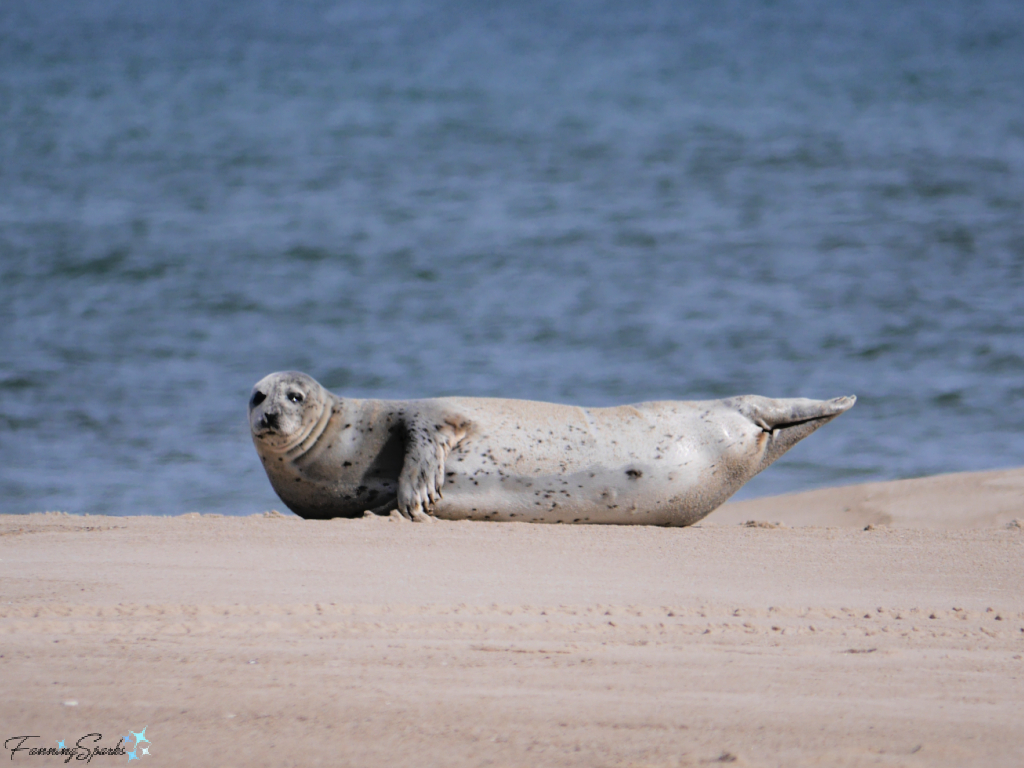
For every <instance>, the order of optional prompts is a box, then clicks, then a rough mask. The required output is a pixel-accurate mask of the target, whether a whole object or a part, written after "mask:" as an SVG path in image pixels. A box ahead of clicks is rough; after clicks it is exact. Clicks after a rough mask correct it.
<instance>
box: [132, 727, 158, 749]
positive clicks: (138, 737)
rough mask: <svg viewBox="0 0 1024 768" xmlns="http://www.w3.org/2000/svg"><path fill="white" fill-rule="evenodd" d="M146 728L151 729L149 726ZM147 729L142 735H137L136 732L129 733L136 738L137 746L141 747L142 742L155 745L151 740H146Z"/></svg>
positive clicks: (144, 729) (143, 730)
mask: <svg viewBox="0 0 1024 768" xmlns="http://www.w3.org/2000/svg"><path fill="white" fill-rule="evenodd" d="M146 728H149V726H148V725H147V726H146ZM146 728H143V729H142V733H136V732H135V731H128V733H130V734H131V735H132V736H134V737H135V746H139V744H141V743H142V742H146V743H147V744H152V743H153V742H151V741H150V740H149V739H147V738H146Z"/></svg>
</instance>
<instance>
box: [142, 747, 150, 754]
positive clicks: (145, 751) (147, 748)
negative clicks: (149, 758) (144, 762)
mask: <svg viewBox="0 0 1024 768" xmlns="http://www.w3.org/2000/svg"><path fill="white" fill-rule="evenodd" d="M142 754H144V755H148V754H149V747H143V748H142Z"/></svg>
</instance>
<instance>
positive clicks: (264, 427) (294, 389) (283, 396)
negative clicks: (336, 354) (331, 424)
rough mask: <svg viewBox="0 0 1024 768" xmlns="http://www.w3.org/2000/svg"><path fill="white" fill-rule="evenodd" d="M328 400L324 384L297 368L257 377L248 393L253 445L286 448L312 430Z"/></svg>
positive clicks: (283, 449) (284, 449)
mask: <svg viewBox="0 0 1024 768" xmlns="http://www.w3.org/2000/svg"><path fill="white" fill-rule="evenodd" d="M326 402H327V396H326V392H325V391H324V388H323V387H321V386H320V384H319V383H318V382H317V381H316V380H315V379H314V378H313V377H312V376H307V375H306V374H304V373H298V372H296V371H285V372H283V373H272V374H270V375H269V376H266V377H264V378H262V379H260V380H259V381H258V382H257V383H256V386H255V387H253V388H252V395H251V396H250V397H249V427H250V429H251V430H252V438H253V440H254V441H255V442H256V445H257V446H259V447H261V448H265V449H268V450H271V451H278V452H280V451H287V450H289V449H290V448H292V447H294V446H296V445H298V444H299V443H301V442H302V441H303V440H304V439H305V438H306V437H307V436H308V435H309V433H310V432H311V431H312V430H313V428H314V427H315V426H316V424H317V422H318V421H319V420H320V416H321V414H322V413H323V409H324V406H325V404H326Z"/></svg>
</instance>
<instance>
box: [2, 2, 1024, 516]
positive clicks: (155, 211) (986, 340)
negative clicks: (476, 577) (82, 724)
mask: <svg viewBox="0 0 1024 768" xmlns="http://www.w3.org/2000/svg"><path fill="white" fill-rule="evenodd" d="M854 5H855V6H856V7H846V4H836V3H818V2H796V1H793V2H789V1H783V0H780V1H779V2H769V1H768V0H763V1H762V2H714V3H711V2H708V3H680V2H650V3H638V2H629V3H625V2H622V3H596V2H594V3H585V2H576V3H573V2H561V3H540V2H536V3H535V2H515V3H498V4H495V3H482V2H480V3H474V2H462V3H460V2H441V1H439V0H438V1H434V2H429V3H428V2H416V1H410V2H394V3H380V2H369V1H368V0H366V1H364V2H303V3H288V2H283V1H282V2H251V1H244V0H203V2H186V1H183V0H179V1H178V2H175V3H150V2H139V1H138V0H133V1H132V2H113V0H111V1H109V2H99V1H97V0H4V2H3V3H0V350H2V351H0V459H2V460H0V500H2V504H0V511H2V512H31V511H38V510H46V509H60V510H65V511H69V512H79V513H86V512H88V513H103V514H115V515H120V514H138V513H145V514H178V513H182V512H186V511H193V510H198V511H202V512H217V513H222V514H249V513H253V512H258V511H262V510H264V509H268V508H272V507H276V508H282V505H281V503H280V502H279V501H278V500H277V499H276V497H275V496H274V494H273V491H272V490H271V488H270V486H269V483H268V482H267V480H266V478H265V477H264V475H263V471H262V469H261V467H260V464H259V462H258V460H257V458H256V454H255V451H254V450H253V448H252V445H251V442H250V438H249V435H248V427H247V423H246V418H245V412H246V400H247V397H248V394H249V389H250V387H251V386H252V384H253V383H254V382H255V381H256V380H257V379H259V378H260V377H262V376H263V375H264V374H266V373H268V372H270V371H274V370H281V369H299V370H304V371H307V372H309V373H311V374H313V375H314V376H316V377H317V378H319V379H320V380H321V381H322V382H323V383H324V384H326V385H327V386H328V387H330V388H332V389H334V390H335V391H337V392H339V393H341V394H347V395H350V396H353V397H390V398H408V397H427V396H435V395H447V394H465V395H486V396H504V397H521V398H532V399H543V400H554V401H560V402H571V403H580V404H587V405H597V406H599V405H610V404H616V403H623V402H631V401H639V400H649V399H663V398H678V399H688V398H709V397H719V396H725V395H730V394H739V393H747V392H754V393H759V394H766V395H773V396H808V397H821V398H824V397H832V396H836V395H842V394H847V393H856V394H857V395H858V396H859V397H860V400H859V402H858V405H857V407H856V408H855V409H854V410H853V411H851V412H850V413H849V414H847V415H845V416H843V417H842V418H841V419H840V420H838V421H836V422H834V423H833V424H830V425H829V426H828V427H826V428H825V429H823V430H821V431H820V432H818V433H816V434H815V435H814V436H813V437H811V438H810V439H809V440H807V441H806V442H805V443H802V444H801V445H799V446H797V447H796V448H795V449H794V450H793V451H792V452H791V453H790V454H788V455H787V456H786V457H784V458H783V459H782V460H780V461H779V462H778V463H777V464H775V465H774V466H773V467H772V468H771V469H769V470H768V471H767V472H765V473H764V474H762V475H760V476H759V477H758V478H755V480H754V481H752V482H751V483H750V484H749V485H748V486H747V487H746V488H745V489H744V490H743V491H742V492H741V494H740V496H741V497H750V496H757V495H765V494H773V493H782V492H789V491H796V490H802V489H806V488H812V487H817V486H823V485H829V484H837V483H849V482H858V481H868V480H883V479H890V478H901V477H912V476H918V475H924V474H930V473H935V472H948V471H959V470H974V469H987V468H996V467H1003V466H1011V465H1020V464H1024V407H1022V403H1024V4H1021V3H1020V2H1017V1H1016V0H1015V1H1014V2H996V1H995V0H992V1H982V2H948V1H944V0H933V1H931V2H926V1H925V0H920V1H917V2H904V3H890V2H885V3H883V2H864V3H858V4H854Z"/></svg>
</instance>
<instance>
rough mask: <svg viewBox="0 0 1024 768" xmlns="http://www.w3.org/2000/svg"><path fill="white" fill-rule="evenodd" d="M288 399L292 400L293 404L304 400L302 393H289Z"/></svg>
mask: <svg viewBox="0 0 1024 768" xmlns="http://www.w3.org/2000/svg"><path fill="white" fill-rule="evenodd" d="M288 399H289V400H291V401H292V402H293V403H301V402H302V400H303V397H302V393H301V392H289V393H288Z"/></svg>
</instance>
